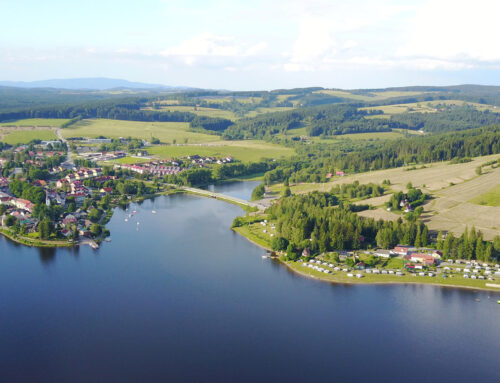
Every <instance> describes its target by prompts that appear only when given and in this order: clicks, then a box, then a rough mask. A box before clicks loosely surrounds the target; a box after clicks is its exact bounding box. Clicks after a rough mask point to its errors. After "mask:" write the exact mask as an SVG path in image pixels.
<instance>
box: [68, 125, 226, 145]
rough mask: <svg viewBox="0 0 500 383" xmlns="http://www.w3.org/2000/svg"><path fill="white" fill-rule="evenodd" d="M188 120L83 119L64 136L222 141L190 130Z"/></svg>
mask: <svg viewBox="0 0 500 383" xmlns="http://www.w3.org/2000/svg"><path fill="white" fill-rule="evenodd" d="M188 130H189V123H187V122H142V121H121V120H107V119H95V120H82V121H80V122H78V123H76V124H74V125H72V126H71V127H69V128H67V129H64V130H63V131H62V134H63V136H64V137H98V136H105V137H109V138H118V137H133V138H141V139H145V140H149V139H151V137H152V136H153V137H156V138H159V139H160V141H161V142H164V143H172V142H173V140H174V139H175V140H177V143H184V141H185V140H186V139H187V140H188V143H190V144H191V143H201V142H213V141H220V137H219V136H216V135H212V134H204V133H195V132H190V131H188Z"/></svg>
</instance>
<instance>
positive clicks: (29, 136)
mask: <svg viewBox="0 0 500 383" xmlns="http://www.w3.org/2000/svg"><path fill="white" fill-rule="evenodd" d="M32 140H57V136H56V135H55V133H54V131H53V130H50V129H30V130H26V129H23V130H9V131H5V132H3V133H2V130H1V128H0V141H2V142H5V143H7V144H9V145H16V144H27V143H28V142H30V141H32Z"/></svg>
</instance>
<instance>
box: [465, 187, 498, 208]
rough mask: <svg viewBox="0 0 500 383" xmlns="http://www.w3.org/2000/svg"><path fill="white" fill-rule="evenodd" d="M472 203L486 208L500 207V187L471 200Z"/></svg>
mask: <svg viewBox="0 0 500 383" xmlns="http://www.w3.org/2000/svg"><path fill="white" fill-rule="evenodd" d="M470 202H471V203H475V204H478V205H486V206H500V185H497V186H495V187H493V188H492V189H490V190H488V191H487V192H485V193H483V194H480V195H478V196H477V197H474V198H473V199H471V200H470Z"/></svg>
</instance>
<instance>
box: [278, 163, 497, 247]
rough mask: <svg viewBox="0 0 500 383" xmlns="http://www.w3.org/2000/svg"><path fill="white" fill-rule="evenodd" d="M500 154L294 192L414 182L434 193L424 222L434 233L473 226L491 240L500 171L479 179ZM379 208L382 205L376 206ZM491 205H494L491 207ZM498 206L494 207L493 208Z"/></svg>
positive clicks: (372, 213) (379, 212)
mask: <svg viewBox="0 0 500 383" xmlns="http://www.w3.org/2000/svg"><path fill="white" fill-rule="evenodd" d="M497 158H498V154H497V155H491V156H484V157H477V158H475V159H473V161H471V162H467V163H463V164H452V165H450V164H448V163H447V162H442V163H441V162H440V163H433V164H426V165H425V168H421V169H420V168H419V169H416V170H411V171H408V170H405V169H407V168H396V169H386V170H378V171H373V172H366V173H359V174H353V175H351V176H350V175H347V176H345V177H334V179H333V180H332V181H330V182H327V183H302V184H297V185H291V186H290V188H291V190H292V193H308V192H311V191H314V190H319V191H329V190H330V189H331V188H332V186H333V185H337V184H344V183H352V182H354V181H356V180H357V181H359V182H360V183H370V182H373V183H378V184H380V183H381V182H382V181H383V180H385V179H388V180H390V181H391V189H392V190H394V191H399V190H403V191H404V190H406V185H407V184H408V183H409V182H411V183H412V184H413V186H414V187H417V188H420V189H422V191H423V192H424V193H427V194H430V195H431V197H432V199H430V200H429V201H428V202H427V203H426V204H425V206H424V214H423V216H422V219H423V221H424V222H426V223H427V224H428V226H429V228H430V229H432V230H450V231H452V232H453V233H455V234H461V233H462V232H463V231H464V229H465V227H466V226H468V227H469V228H470V227H472V226H473V225H474V226H475V227H476V229H478V230H481V231H482V232H483V234H484V236H485V238H487V239H491V238H493V237H494V236H495V235H500V206H498V205H494V204H495V201H498V191H499V188H500V186H499V185H500V168H496V169H487V170H486V171H485V174H483V175H480V176H478V175H477V174H476V168H477V167H478V166H479V165H482V164H484V163H485V162H488V161H491V160H496V159H497ZM281 188H282V185H281V184H279V185H273V186H272V188H271V189H272V190H273V191H274V192H276V193H279V192H280V190H281ZM478 198H479V199H480V200H481V199H486V201H487V202H490V203H491V205H490V203H488V204H487V205H478V204H477V202H476V201H478ZM376 205H378V204H376ZM488 205H490V206H488ZM492 205H494V206H492ZM360 215H363V216H369V217H372V218H376V219H379V218H382V219H387V220H391V219H396V218H398V217H399V215H397V214H394V213H391V212H388V211H386V210H385V209H384V208H378V209H375V210H368V211H364V212H362V213H360Z"/></svg>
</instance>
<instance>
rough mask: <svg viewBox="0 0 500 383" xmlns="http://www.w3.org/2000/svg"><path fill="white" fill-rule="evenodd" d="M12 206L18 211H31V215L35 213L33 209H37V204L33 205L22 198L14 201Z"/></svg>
mask: <svg viewBox="0 0 500 383" xmlns="http://www.w3.org/2000/svg"><path fill="white" fill-rule="evenodd" d="M12 204H13V205H14V206H15V207H17V208H18V209H22V210H26V211H29V212H30V213H31V212H32V211H33V208H34V207H35V204H34V203H32V202H31V201H28V200H25V199H21V198H14V199H12Z"/></svg>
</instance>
